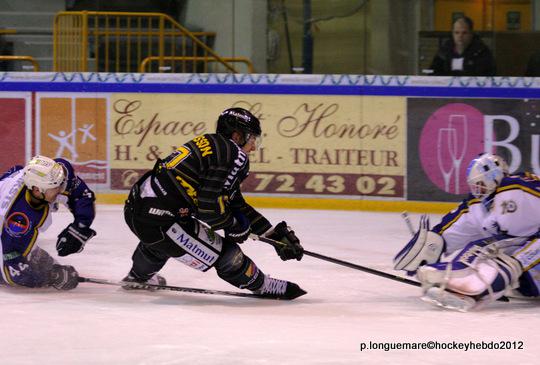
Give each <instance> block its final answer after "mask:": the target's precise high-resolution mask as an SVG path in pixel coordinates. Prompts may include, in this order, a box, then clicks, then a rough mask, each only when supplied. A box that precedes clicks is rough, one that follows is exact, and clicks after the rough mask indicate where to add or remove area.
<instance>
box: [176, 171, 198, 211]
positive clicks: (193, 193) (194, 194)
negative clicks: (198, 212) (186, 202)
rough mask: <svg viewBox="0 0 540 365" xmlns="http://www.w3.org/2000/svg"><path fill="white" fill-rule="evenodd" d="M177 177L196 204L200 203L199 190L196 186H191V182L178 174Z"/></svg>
mask: <svg viewBox="0 0 540 365" xmlns="http://www.w3.org/2000/svg"><path fill="white" fill-rule="evenodd" d="M175 178H176V180H178V182H179V183H180V185H182V187H183V188H184V189H185V190H186V194H187V195H188V196H189V197H190V198H191V199H192V200H193V202H194V203H195V205H197V204H198V199H197V190H195V188H194V187H193V186H191V184H190V183H188V182H187V181H186V180H184V179H182V178H181V177H180V176H176V177H175Z"/></svg>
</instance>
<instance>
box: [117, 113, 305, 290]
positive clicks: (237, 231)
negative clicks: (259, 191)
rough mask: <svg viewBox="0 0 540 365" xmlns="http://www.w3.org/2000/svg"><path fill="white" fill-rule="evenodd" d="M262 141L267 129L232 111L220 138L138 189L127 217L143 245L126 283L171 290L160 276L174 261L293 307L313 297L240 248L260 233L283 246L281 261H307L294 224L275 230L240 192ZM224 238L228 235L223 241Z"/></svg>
mask: <svg viewBox="0 0 540 365" xmlns="http://www.w3.org/2000/svg"><path fill="white" fill-rule="evenodd" d="M260 140H261V126H260V122H259V120H258V119H257V118H256V117H255V116H254V115H252V114H251V113H250V112H249V111H247V110H245V109H242V108H231V109H227V110H225V111H223V112H222V113H221V115H220V116H219V118H218V121H217V130H216V133H215V134H204V135H200V136H197V137H195V138H194V139H192V140H190V141H188V142H187V143H185V144H184V145H182V146H181V147H179V148H178V149H177V150H176V151H175V152H173V153H172V154H171V155H170V156H168V157H166V158H165V159H164V160H158V161H157V162H156V164H155V166H154V168H153V169H152V170H151V171H148V172H147V173H146V174H144V175H143V176H142V177H141V178H140V179H139V181H138V182H137V183H135V185H134V186H133V187H132V189H131V191H130V193H129V197H128V199H127V201H126V204H125V208H124V214H125V219H126V222H127V224H128V226H129V228H130V229H131V231H132V232H133V233H134V234H135V235H136V236H137V237H138V238H139V240H140V242H139V244H138V246H137V248H136V249H135V252H134V253H133V257H132V260H133V266H132V268H131V270H130V271H129V274H128V276H127V277H126V278H124V281H125V282H138V283H151V284H165V279H164V278H163V277H161V276H159V275H157V272H158V271H159V270H161V268H162V267H163V265H165V263H166V262H167V260H168V259H169V258H171V257H172V258H174V259H176V260H178V261H180V262H182V263H184V264H186V265H188V266H190V267H192V268H194V269H197V270H201V271H207V270H209V269H210V268H212V267H214V268H215V269H216V271H217V274H218V276H219V277H220V278H222V279H223V280H225V281H227V282H228V283H230V284H232V285H234V286H236V287H238V288H240V289H248V290H251V291H253V292H255V293H258V294H261V295H263V296H267V297H270V298H278V299H294V298H297V297H299V296H301V295H304V294H305V293H306V292H305V291H304V290H302V289H301V288H300V287H299V286H298V285H297V284H295V283H291V282H289V281H285V280H278V279H275V278H271V277H270V276H268V275H266V274H264V273H263V272H262V271H261V270H260V269H259V268H258V267H257V265H256V264H255V263H254V262H253V261H252V260H251V259H250V258H249V257H248V256H246V255H245V254H244V253H243V252H242V250H241V249H240V246H239V245H238V244H239V243H242V242H244V241H245V240H246V239H247V238H248V237H249V234H250V233H255V234H257V235H265V236H266V237H268V238H272V239H274V240H277V241H281V242H282V243H283V246H281V247H280V248H276V251H277V253H278V255H279V256H280V258H281V259H282V260H290V259H296V260H300V259H301V258H302V255H303V248H302V246H301V245H300V241H299V239H298V238H297V237H296V235H295V233H294V231H292V230H290V229H289V227H288V226H287V223H285V222H284V221H283V222H281V223H279V224H277V225H276V226H275V227H273V228H272V225H271V223H270V222H269V221H268V220H267V219H266V218H265V217H264V216H262V215H261V214H260V213H259V212H257V211H256V210H255V209H254V208H253V207H251V206H250V205H249V204H248V203H247V202H246V201H245V200H244V198H243V196H242V192H241V191H240V183H241V182H242V181H243V180H244V179H245V178H246V177H247V175H248V173H249V158H248V154H249V153H250V152H252V151H254V150H256V149H257V147H258V145H259V144H260ZM201 222H202V223H201ZM218 230H223V231H224V235H223V237H222V236H221V235H219V234H217V233H216V231H218ZM124 288H125V289H130V286H129V285H125V286H124Z"/></svg>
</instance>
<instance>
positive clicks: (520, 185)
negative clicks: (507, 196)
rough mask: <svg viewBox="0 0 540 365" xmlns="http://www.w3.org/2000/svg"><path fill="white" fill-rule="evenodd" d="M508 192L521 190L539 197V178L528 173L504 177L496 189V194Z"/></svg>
mask: <svg viewBox="0 0 540 365" xmlns="http://www.w3.org/2000/svg"><path fill="white" fill-rule="evenodd" d="M510 190H521V191H523V192H526V193H530V194H533V195H536V196H539V197H540V178H539V177H538V176H536V175H534V174H531V173H529V172H521V173H518V174H515V175H509V176H505V177H504V178H503V179H502V181H501V183H500V185H499V187H498V188H497V193H502V192H505V191H510Z"/></svg>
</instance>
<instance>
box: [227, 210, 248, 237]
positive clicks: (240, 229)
mask: <svg viewBox="0 0 540 365" xmlns="http://www.w3.org/2000/svg"><path fill="white" fill-rule="evenodd" d="M233 214H234V221H233V224H232V226H230V227H228V228H225V238H228V239H229V240H231V241H234V242H237V243H242V242H244V241H245V240H247V239H248V237H249V234H250V233H251V225H250V222H249V220H248V219H247V217H246V216H245V215H244V214H242V213H240V212H234V213H233Z"/></svg>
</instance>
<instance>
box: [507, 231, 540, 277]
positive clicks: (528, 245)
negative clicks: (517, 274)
mask: <svg viewBox="0 0 540 365" xmlns="http://www.w3.org/2000/svg"><path fill="white" fill-rule="evenodd" d="M536 241H538V238H535V239H533V240H531V241H530V242H529V243H527V244H526V245H525V246H523V247H522V248H520V249H519V250H518V251H516V252H514V253H513V254H512V257H514V258H517V259H518V260H519V255H521V254H522V253H523V252H526V251H527V250H528V249H529V248H530V247H531V246H532V245H533V244H534V243H535V242H536ZM533 251H534V250H533ZM525 256H527V255H525ZM539 263H540V257H539V258H538V259H537V260H535V261H533V262H532V263H530V264H529V265H527V266H525V267H523V271H527V270H530V269H531V268H533V267H535V266H536V265H538V264H539Z"/></svg>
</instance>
